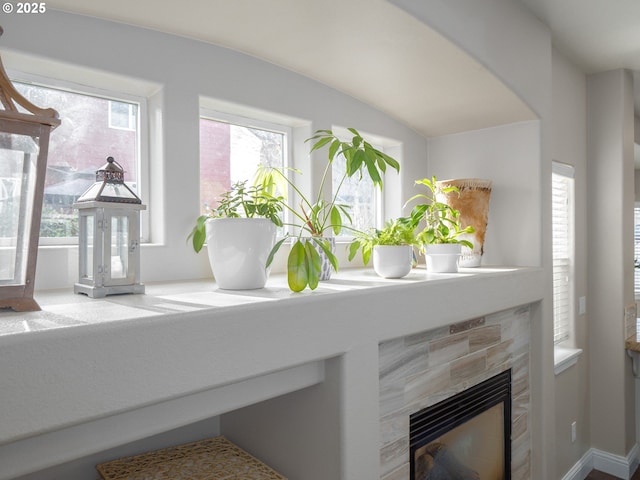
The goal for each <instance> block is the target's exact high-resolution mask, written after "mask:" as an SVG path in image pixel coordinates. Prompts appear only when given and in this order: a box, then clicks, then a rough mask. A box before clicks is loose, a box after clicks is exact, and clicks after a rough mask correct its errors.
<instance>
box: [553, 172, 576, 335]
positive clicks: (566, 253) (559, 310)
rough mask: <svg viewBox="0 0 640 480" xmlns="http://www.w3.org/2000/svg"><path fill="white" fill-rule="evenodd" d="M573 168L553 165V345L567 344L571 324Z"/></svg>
mask: <svg viewBox="0 0 640 480" xmlns="http://www.w3.org/2000/svg"><path fill="white" fill-rule="evenodd" d="M573 176H574V175H573V167H571V166H569V165H564V164H561V163H557V162H553V172H552V202H551V203H552V227H553V342H554V344H555V345H558V344H560V343H562V342H564V341H566V340H569V338H570V335H571V328H572V324H573V320H572V318H573V313H574V312H573V257H574V241H573V228H574V213H573V212H574V206H573V203H574V179H573Z"/></svg>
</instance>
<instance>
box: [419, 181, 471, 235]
mask: <svg viewBox="0 0 640 480" xmlns="http://www.w3.org/2000/svg"><path fill="white" fill-rule="evenodd" d="M416 185H424V186H425V187H427V193H426V194H424V193H419V194H417V195H414V196H413V197H411V198H410V199H409V200H408V201H407V203H410V202H412V201H413V200H422V201H423V202H425V203H420V204H418V205H416V206H415V207H414V208H413V210H412V211H411V217H410V218H411V219H412V220H411V223H412V224H413V225H415V226H416V227H417V226H418V224H419V223H420V222H421V221H423V220H424V222H425V227H424V228H423V229H422V231H420V232H419V233H418V234H417V239H418V242H419V243H420V245H421V246H422V248H424V247H425V246H426V245H430V244H438V243H459V244H461V245H464V246H466V247H469V248H473V244H472V243H471V242H470V241H468V240H464V239H462V238H459V237H460V235H462V234H465V233H473V232H474V229H473V227H472V226H468V227H466V228H462V226H461V224H460V212H459V211H458V210H456V209H455V208H452V207H450V206H449V205H447V204H446V203H443V202H439V201H438V200H437V198H436V196H437V194H438V193H439V192H442V193H449V192H459V190H458V188H457V187H454V186H449V187H439V186H438V184H437V180H436V177H435V176H433V177H431V179H429V178H423V179H422V180H416Z"/></svg>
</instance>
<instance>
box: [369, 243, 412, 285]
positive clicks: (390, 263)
mask: <svg viewBox="0 0 640 480" xmlns="http://www.w3.org/2000/svg"><path fill="white" fill-rule="evenodd" d="M412 260H413V248H412V247H411V246H410V245H374V247H373V269H374V270H375V272H376V273H377V274H378V275H379V276H381V277H383V278H402V277H405V276H407V275H408V274H409V272H410V271H411V261H412Z"/></svg>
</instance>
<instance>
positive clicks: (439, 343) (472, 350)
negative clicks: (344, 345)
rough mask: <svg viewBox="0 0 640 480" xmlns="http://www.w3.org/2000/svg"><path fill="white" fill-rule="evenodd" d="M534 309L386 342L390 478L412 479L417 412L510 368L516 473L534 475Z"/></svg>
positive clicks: (384, 425)
mask: <svg viewBox="0 0 640 480" xmlns="http://www.w3.org/2000/svg"><path fill="white" fill-rule="evenodd" d="M529 312H530V309H529V307H528V306H524V307H516V308H511V309H508V310H504V311H502V312H498V313H494V314H490V315H487V316H485V317H481V318H476V319H472V320H468V321H465V322H461V323H457V324H452V325H447V326H443V327H441V328H438V329H435V330H430V331H426V332H420V333H417V334H414V335H408V336H405V337H401V338H397V339H393V340H388V341H385V342H382V343H381V344H380V347H379V348H380V365H379V367H380V370H379V371H380V429H381V448H380V463H381V475H382V476H381V479H382V480H407V479H408V478H410V469H409V416H410V415H411V414H412V413H415V412H418V411H420V410H422V409H423V408H425V407H429V406H431V405H434V404H436V403H438V402H440V401H442V400H445V399H447V398H449V397H452V396H453V395H455V394H456V393H459V392H460V391H462V390H464V389H466V388H468V387H470V386H473V385H477V384H478V383H480V382H483V381H484V380H487V379H488V378H491V377H493V376H494V375H496V374H498V373H501V372H504V371H505V370H508V369H510V368H511V369H512V414H511V416H512V434H511V439H512V441H511V450H512V459H511V475H512V476H511V478H512V479H513V480H527V479H528V478H529V470H530V469H529V467H530V435H529V417H528V412H529V357H530V355H529V339H530V328H529Z"/></svg>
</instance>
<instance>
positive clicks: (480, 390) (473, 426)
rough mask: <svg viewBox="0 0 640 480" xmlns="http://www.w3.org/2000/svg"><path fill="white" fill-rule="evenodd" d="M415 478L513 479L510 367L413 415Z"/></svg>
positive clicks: (412, 478)
mask: <svg viewBox="0 0 640 480" xmlns="http://www.w3.org/2000/svg"><path fill="white" fill-rule="evenodd" d="M409 440H410V455H411V457H410V462H411V480H510V479H511V370H507V371H505V372H503V373H500V374H498V375H496V376H495V377H492V378H490V379H488V380H485V381H484V382H482V383H479V384H478V385H474V386H473V387H470V388H468V389H467V390H464V391H462V392H460V393H458V394H456V395H454V396H453V397H450V398H448V399H446V400H443V401H442V402H439V403H436V404H435V405H432V406H430V407H427V408H424V409H422V410H420V411H419V412H416V413H414V414H412V415H411V416H410V420H409Z"/></svg>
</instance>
